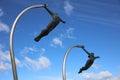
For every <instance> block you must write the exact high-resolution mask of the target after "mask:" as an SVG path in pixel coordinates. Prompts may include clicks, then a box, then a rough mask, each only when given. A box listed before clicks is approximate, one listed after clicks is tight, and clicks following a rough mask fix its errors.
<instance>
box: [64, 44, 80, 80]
mask: <svg viewBox="0 0 120 80" xmlns="http://www.w3.org/2000/svg"><path fill="white" fill-rule="evenodd" d="M72 48H82V45H74V46H71V47H69V48H68V49H67V51H66V53H65V56H64V60H63V65H62V77H63V80H66V59H67V56H68V53H69V52H70V50H71V49H72Z"/></svg>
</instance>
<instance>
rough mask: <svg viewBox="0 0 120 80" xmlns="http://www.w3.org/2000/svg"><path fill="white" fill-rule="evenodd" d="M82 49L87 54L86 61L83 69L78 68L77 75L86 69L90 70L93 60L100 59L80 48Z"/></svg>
mask: <svg viewBox="0 0 120 80" xmlns="http://www.w3.org/2000/svg"><path fill="white" fill-rule="evenodd" d="M82 49H83V50H84V51H85V52H86V53H87V54H88V58H89V59H88V60H87V62H86V64H85V66H84V67H82V68H80V70H79V72H78V73H82V71H84V70H87V69H88V68H90V66H91V65H92V64H93V63H94V60H95V59H97V58H100V57H99V56H96V57H95V56H94V53H89V52H88V51H87V50H85V49H84V46H82Z"/></svg>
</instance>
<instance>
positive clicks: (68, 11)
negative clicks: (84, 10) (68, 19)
mask: <svg viewBox="0 0 120 80" xmlns="http://www.w3.org/2000/svg"><path fill="white" fill-rule="evenodd" d="M73 9H74V7H73V6H72V5H71V4H70V2H69V0H67V1H65V2H64V10H65V13H66V14H67V15H68V16H69V15H70V14H71V13H72V11H73Z"/></svg>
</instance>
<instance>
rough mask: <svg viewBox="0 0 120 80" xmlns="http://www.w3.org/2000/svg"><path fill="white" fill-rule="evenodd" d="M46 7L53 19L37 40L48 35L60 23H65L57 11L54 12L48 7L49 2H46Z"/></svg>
mask: <svg viewBox="0 0 120 80" xmlns="http://www.w3.org/2000/svg"><path fill="white" fill-rule="evenodd" d="M44 8H45V9H46V10H47V12H48V13H49V14H50V15H51V16H52V18H53V20H52V21H51V22H50V23H49V24H48V25H47V27H46V28H45V29H43V30H42V32H41V33H40V34H39V35H38V36H37V37H36V38H35V39H34V40H35V41H36V42H38V41H39V40H40V39H41V38H42V37H44V36H47V35H48V34H49V33H50V32H51V31H52V30H53V29H54V28H55V27H56V26H57V25H58V23H60V22H62V23H65V21H63V20H62V19H61V18H60V17H59V16H58V15H57V14H56V13H53V12H52V11H50V10H49V9H48V8H47V4H44Z"/></svg>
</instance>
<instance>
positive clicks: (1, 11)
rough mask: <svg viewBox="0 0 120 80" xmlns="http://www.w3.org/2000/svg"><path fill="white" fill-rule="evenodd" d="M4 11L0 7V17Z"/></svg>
mask: <svg viewBox="0 0 120 80" xmlns="http://www.w3.org/2000/svg"><path fill="white" fill-rule="evenodd" d="M3 14H4V12H3V10H2V9H0V17H1V16H3Z"/></svg>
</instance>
